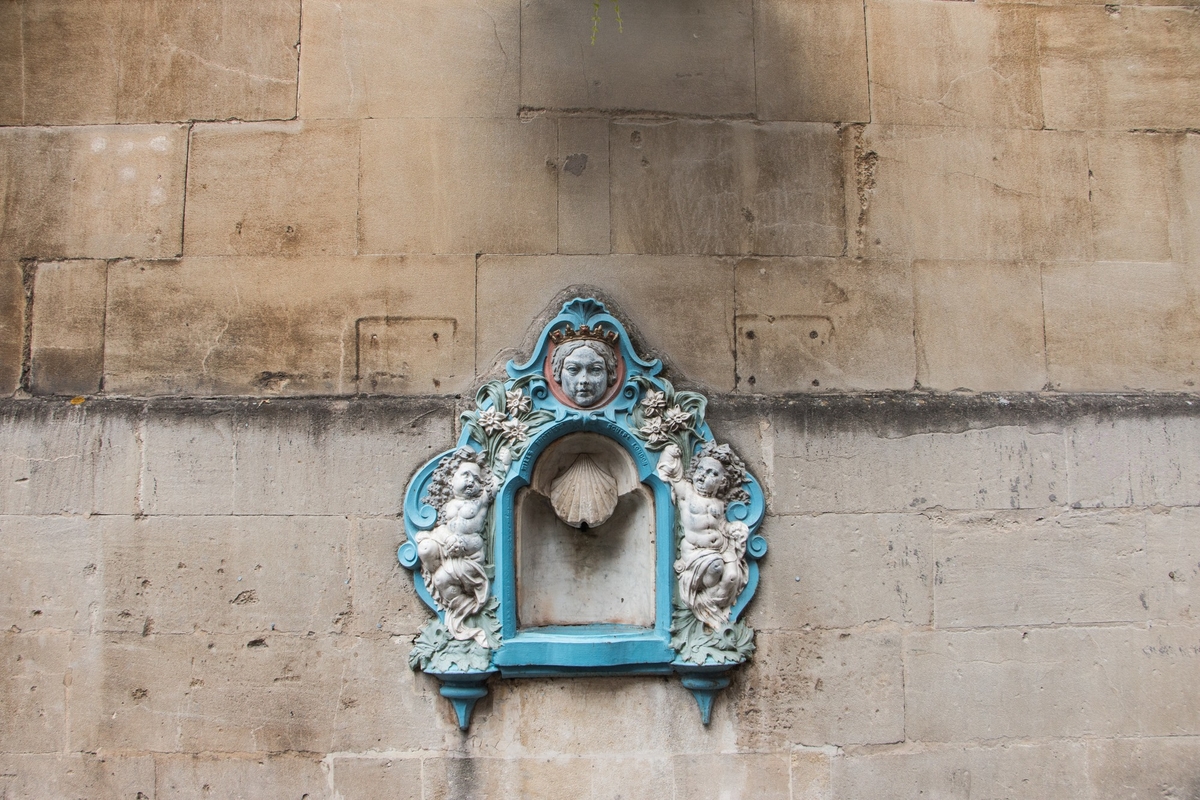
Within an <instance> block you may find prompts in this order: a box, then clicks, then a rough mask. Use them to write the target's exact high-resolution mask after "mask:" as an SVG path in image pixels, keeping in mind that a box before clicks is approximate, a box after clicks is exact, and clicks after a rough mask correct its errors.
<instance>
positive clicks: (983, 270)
mask: <svg viewBox="0 0 1200 800" xmlns="http://www.w3.org/2000/svg"><path fill="white" fill-rule="evenodd" d="M913 295H914V305H915V310H916V324H915V334H916V347H917V383H919V384H920V385H921V387H922V388H925V389H933V390H942V391H953V390H955V389H972V390H974V391H977V392H989V391H1026V392H1036V391H1040V390H1041V389H1042V388H1043V387H1045V385H1046V335H1045V330H1044V325H1043V321H1042V274H1041V269H1040V268H1039V266H1038V265H1037V264H1021V263H1004V262H999V263H982V262H974V261H918V262H917V263H915V264H914V265H913Z"/></svg>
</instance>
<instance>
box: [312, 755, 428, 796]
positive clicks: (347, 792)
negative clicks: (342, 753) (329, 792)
mask: <svg viewBox="0 0 1200 800" xmlns="http://www.w3.org/2000/svg"><path fill="white" fill-rule="evenodd" d="M329 769H330V772H331V773H332V775H333V780H332V786H333V790H334V791H335V792H337V794H338V796H339V797H341V798H342V800H375V799H376V798H382V797H387V798H391V800H422V786H421V759H420V758H369V757H368V758H335V759H333V763H332V765H331V766H330V768H329Z"/></svg>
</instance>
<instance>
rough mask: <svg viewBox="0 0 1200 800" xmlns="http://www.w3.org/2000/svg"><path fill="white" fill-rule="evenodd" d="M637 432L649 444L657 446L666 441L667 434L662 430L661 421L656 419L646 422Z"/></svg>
mask: <svg viewBox="0 0 1200 800" xmlns="http://www.w3.org/2000/svg"><path fill="white" fill-rule="evenodd" d="M638 432H639V433H640V434H642V436H644V437H645V438H646V441H648V442H649V443H650V444H658V443H659V442H665V441H666V440H667V432H666V430H665V429H664V428H663V421H662V420H661V419H659V418H658V417H653V418H651V419H648V420H646V424H645V425H643V426H642V427H641V428H638Z"/></svg>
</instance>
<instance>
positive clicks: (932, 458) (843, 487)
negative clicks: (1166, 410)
mask: <svg viewBox="0 0 1200 800" xmlns="http://www.w3.org/2000/svg"><path fill="white" fill-rule="evenodd" d="M774 422H775V426H776V434H775V440H774V442H775V445H774V446H775V459H774V471H775V486H776V492H775V497H774V504H773V507H772V511H773V512H774V513H776V514H785V513H791V512H795V513H814V512H815V513H830V512H842V513H845V512H888V511H911V510H913V509H928V508H935V507H937V506H941V507H942V508H946V509H964V510H972V509H976V510H985V509H1014V508H1043V507H1046V506H1048V505H1057V504H1058V503H1059V502H1060V501H1059V499H1058V498H1059V497H1060V496H1061V495H1065V494H1066V491H1067V486H1066V484H1067V475H1066V463H1064V462H1065V456H1064V440H1063V436H1062V435H1061V434H1060V433H1058V432H1055V431H1045V432H1042V431H1037V430H1031V429H1029V428H1023V427H1018V426H1014V425H1003V424H1000V425H995V426H992V427H987V428H984V429H982V430H961V429H955V428H949V429H939V428H938V427H936V426H933V425H927V424H926V425H920V424H915V425H914V426H913V427H911V428H908V427H903V428H901V429H900V430H887V431H884V430H873V429H872V428H871V427H870V424H869V423H868V422H866V421H863V422H857V421H854V420H853V419H852V418H850V419H847V418H845V417H843V416H841V415H840V414H838V412H836V411H833V412H822V411H821V410H820V409H819V408H814V409H810V410H809V411H807V412H804V413H795V414H794V415H786V416H785V415H780V414H777V415H775V416H774Z"/></svg>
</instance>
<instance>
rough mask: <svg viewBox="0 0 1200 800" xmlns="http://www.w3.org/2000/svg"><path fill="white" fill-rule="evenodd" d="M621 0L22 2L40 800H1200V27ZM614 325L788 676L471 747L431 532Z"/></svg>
mask: <svg viewBox="0 0 1200 800" xmlns="http://www.w3.org/2000/svg"><path fill="white" fill-rule="evenodd" d="M620 12H621V16H622V23H623V28H624V33H618V31H617V30H616V24H615V20H614V18H613V15H614V11H613V9H612V8H611V7H610V6H608V5H607V4H603V5H602V8H601V9H600V16H601V22H600V26H599V30H598V32H597V35H596V41H595V44H594V45H591V44H589V39H590V37H591V22H590V20H589V16H590V14H591V5H590V3H587V2H586V1H584V2H578V1H577V0H571V1H569V2H568V1H567V0H557V1H556V2H548V1H546V0H436V2H435V0H341V2H334V1H333V0H303V1H302V0H255V2H253V3H245V2H236V3H235V2H232V0H3V2H0V193H2V194H3V203H2V205H0V394H3V395H4V396H6V397H8V398H9V399H5V400H2V401H0V631H3V633H0V659H2V661H3V667H2V668H0V678H2V681H0V711H2V712H3V718H4V719H5V724H3V725H0V796H3V797H7V796H11V797H74V796H89V797H138V796H139V795H140V796H142V797H146V798H167V797H177V796H178V797H192V796H198V797H204V796H211V797H235V796H245V797H274V796H279V797H301V796H303V795H307V796H308V797H310V798H316V797H339V796H340V797H343V798H347V800H349V798H361V797H368V798H373V797H400V798H423V800H429V799H431V798H483V797H492V798H499V797H504V798H508V797H545V798H556V799H557V798H562V797H579V798H595V799H596V800H600V799H601V798H617V797H623V798H627V799H628V798H679V800H683V799H684V798H688V799H689V800H690V798H704V797H714V798H715V797H745V798H750V797H754V798H759V797H761V798H775V797H779V798H794V799H795V800H800V798H823V799H824V800H834V799H835V798H836V799H837V800H851V799H853V798H890V797H896V798H907V797H915V796H918V795H921V794H922V793H923V795H924V796H932V797H948V798H963V799H964V800H982V799H983V798H995V797H1013V798H1016V797H1026V798H1049V797H1054V798H1058V797H1080V798H1088V799H1089V800H1102V799H1103V798H1129V797H1137V798H1140V797H1179V798H1183V797H1188V798H1190V797H1200V699H1198V698H1200V695H1198V694H1197V692H1196V691H1195V687H1196V686H1197V685H1200V622H1197V611H1198V609H1200V606H1198V605H1197V604H1198V603H1200V594H1198V593H1200V588H1198V587H1200V513H1197V507H1198V506H1200V405H1198V404H1200V395H1198V393H1197V392H1198V390H1197V380H1200V133H1198V132H1197V131H1198V130H1200V15H1198V13H1197V10H1196V9H1195V8H1194V4H1193V3H1191V2H1189V0H1178V1H1177V5H1174V6H1172V5H1169V4H1161V5H1160V4H1153V3H1146V4H1130V5H1120V4H1118V5H1101V4H1099V3H1087V2H1065V0H1064V2H1049V1H1048V2H1043V3H1036V4H1033V3H1006V2H985V0H977V2H947V1H946V0H866V2H865V3H864V2H863V0H706V1H705V2H698V0H626V2H625V3H624V4H623V5H622V7H621V9H620ZM573 286H586V287H592V288H595V289H597V290H599V291H601V292H603V293H604V294H605V295H606V296H607V297H608V298H610V300H611V301H612V303H613V305H614V306H615V307H616V308H617V309H618V311H619V312H620V313H621V314H622V315H623V316H624V318H625V319H627V320H628V322H630V323H632V325H634V326H635V327H636V329H637V331H638V337H639V340H640V344H641V346H642V347H643V348H644V349H645V350H646V351H648V352H650V353H653V354H655V355H660V356H662V357H664V358H665V359H666V360H667V361H668V365H669V370H670V376H671V378H672V380H674V381H676V383H678V384H682V385H687V386H692V387H697V388H700V389H702V390H704V391H706V392H708V393H709V394H710V396H711V397H712V400H713V405H712V410H711V413H710V421H711V423H712V425H713V428H714V430H715V432H716V434H717V436H718V437H719V438H721V439H728V440H730V441H732V442H733V443H734V445H735V447H736V448H737V449H738V450H739V452H740V453H742V454H743V456H745V457H746V459H747V461H748V462H749V463H750V464H751V466H752V469H753V470H754V471H755V473H756V475H758V476H759V478H760V479H761V480H762V482H763V484H764V486H765V488H766V490H767V491H768V494H769V498H768V499H769V511H770V516H769V518H768V520H767V523H766V525H765V526H764V534H765V536H766V537H767V539H768V541H769V543H770V547H771V550H770V552H769V553H768V555H767V557H766V559H765V560H764V561H763V582H762V586H761V589H760V593H759V596H758V597H757V598H756V599H755V601H754V603H753V604H752V605H751V607H750V611H749V616H748V619H749V621H750V622H751V624H752V625H754V626H755V627H756V628H757V629H758V630H759V651H758V653H757V655H756V657H755V660H754V661H753V662H752V664H751V665H750V666H749V667H747V668H745V669H743V670H742V671H740V672H739V673H738V674H737V677H736V678H735V682H734V686H733V688H732V689H731V690H730V691H728V692H727V693H725V695H723V696H722V697H721V698H720V699H719V700H718V702H717V707H716V709H715V711H714V719H713V723H712V725H711V726H710V727H709V728H707V729H706V728H703V727H702V726H701V725H700V724H699V719H698V714H697V712H696V709H695V704H694V702H693V700H692V698H691V697H690V695H688V693H687V692H686V691H685V690H683V689H682V688H681V687H680V686H679V685H678V682H677V681H668V680H664V679H657V678H638V679H627V680H599V679H588V680H575V681H557V680H526V681H521V682H503V681H501V682H497V683H496V684H495V685H494V687H493V693H492V696H491V698H490V699H488V700H486V701H484V702H483V703H482V704H481V705H480V707H479V709H478V710H477V711H476V716H475V720H474V723H473V725H472V728H471V731H470V733H469V735H466V736H463V735H460V734H459V732H458V731H457V729H456V727H455V726H454V723H453V719H452V716H451V711H450V709H449V706H448V704H447V703H446V702H445V701H444V700H442V699H441V698H440V697H438V696H437V691H436V685H435V684H434V683H432V682H431V681H430V680H428V679H426V678H425V677H424V676H422V675H420V674H415V675H414V674H413V673H412V672H411V671H410V670H409V669H408V667H407V664H406V656H407V651H408V648H409V642H410V641H411V638H412V636H413V634H414V632H415V631H416V629H417V627H418V626H419V625H420V624H421V623H422V622H423V620H424V619H426V612H425V611H424V610H423V608H422V607H421V606H420V605H419V603H418V601H417V600H416V597H415V594H414V592H413V591H412V579H411V577H410V576H409V575H408V574H407V573H405V572H403V571H402V570H401V569H400V568H399V566H398V565H397V564H396V563H395V548H396V545H397V544H398V543H399V541H400V539H401V536H402V524H401V522H400V521H399V519H398V518H397V514H398V512H399V507H400V499H401V494H402V492H403V489H404V486H405V485H406V483H407V481H408V478H409V477H410V475H411V474H412V472H413V470H415V469H416V467H417V466H418V465H419V464H421V463H423V462H424V461H425V460H426V459H427V458H428V457H429V456H430V455H431V454H433V453H434V452H437V451H439V450H441V449H443V448H445V447H446V446H448V445H449V444H450V442H451V440H452V439H453V437H454V434H455V425H456V419H457V412H458V411H460V410H461V409H462V404H463V400H462V398H463V397H469V396H470V395H471V394H472V393H473V391H474V389H475V387H476V386H478V385H479V383H480V382H481V381H482V380H484V378H485V377H486V376H488V375H492V374H494V373H495V371H496V369H497V368H498V366H501V365H502V364H503V362H504V361H505V360H506V359H507V358H509V357H512V356H513V355H515V354H516V353H518V352H520V351H521V349H522V348H523V347H524V348H528V346H529V344H530V342H529V334H530V331H531V330H536V327H537V326H536V324H535V320H537V319H538V318H544V316H545V314H546V312H547V311H548V310H549V309H552V308H553V307H554V303H555V301H556V299H557V300H558V301H559V302H561V296H562V292H563V291H564V290H566V289H568V288H569V287H573ZM72 398H74V400H72Z"/></svg>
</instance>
